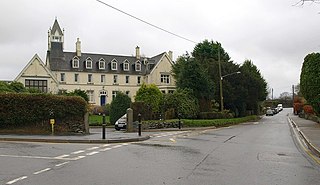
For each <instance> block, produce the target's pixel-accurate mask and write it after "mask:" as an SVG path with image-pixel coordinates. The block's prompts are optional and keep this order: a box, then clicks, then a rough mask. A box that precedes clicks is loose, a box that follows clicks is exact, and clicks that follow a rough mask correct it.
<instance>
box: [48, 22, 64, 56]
mask: <svg viewBox="0 0 320 185" xmlns="http://www.w3.org/2000/svg"><path fill="white" fill-rule="evenodd" d="M52 43H55V44H54V45H61V46H60V48H62V50H63V44H64V29H63V30H61V28H60V26H59V23H58V21H57V18H55V20H54V23H53V26H52V28H49V30H48V51H51V49H52Z"/></svg>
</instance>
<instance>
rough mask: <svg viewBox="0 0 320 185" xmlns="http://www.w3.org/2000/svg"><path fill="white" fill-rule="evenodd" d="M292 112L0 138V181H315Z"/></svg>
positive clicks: (314, 167) (28, 184)
mask: <svg viewBox="0 0 320 185" xmlns="http://www.w3.org/2000/svg"><path fill="white" fill-rule="evenodd" d="M289 111H291V109H290V110H289V109H285V110H284V111H282V112H281V113H279V114H278V115H275V116H272V117H264V118H263V119H261V120H260V121H259V122H255V123H246V124H242V125H237V126H233V127H229V128H221V129H215V130H205V131H197V132H164V133H158V134H155V135H153V137H152V139H150V140H147V141H144V142H140V143H127V144H107V145H92V144H90V145H86V144H44V143H5V142H2V143H0V164H1V168H0V184H15V185H22V184H23V185H37V184H39V185H41V184H46V185H56V184H64V185H73V184H77V185H82V184H83V185H88V184H90V185H93V184H96V185H105V184H121V185H124V184H128V185H129V184H130V185H142V184H147V185H149V184H150V185H151V184H152V185H163V184H170V185H171V184H172V185H176V184H180V185H186V184H187V185H188V184H189V185H194V184H197V185H198V184H206V185H207V184H208V185H209V184H210V185H211V184H217V185H233V184H237V185H248V184H255V185H260V184H261V185H266V184H275V185H304V184H308V185H313V184H314V185H316V184H319V182H320V173H319V172H320V168H319V165H318V164H315V163H314V162H313V161H312V160H311V159H310V158H309V157H308V155H306V154H305V153H304V152H303V151H302V150H300V149H299V148H297V147H296V145H295V142H294V139H293V138H292V135H291V132H290V127H289V125H288V122H287V116H286V114H287V113H288V112H289Z"/></svg>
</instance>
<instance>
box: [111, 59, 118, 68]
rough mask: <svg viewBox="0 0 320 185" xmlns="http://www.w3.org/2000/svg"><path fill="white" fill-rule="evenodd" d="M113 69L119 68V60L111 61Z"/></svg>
mask: <svg viewBox="0 0 320 185" xmlns="http://www.w3.org/2000/svg"><path fill="white" fill-rule="evenodd" d="M111 70H117V60H116V59H113V60H112V62H111Z"/></svg>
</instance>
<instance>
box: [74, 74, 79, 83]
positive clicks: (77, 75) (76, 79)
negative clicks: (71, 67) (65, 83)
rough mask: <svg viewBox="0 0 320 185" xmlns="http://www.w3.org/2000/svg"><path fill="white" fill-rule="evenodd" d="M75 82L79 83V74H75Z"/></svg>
mask: <svg viewBox="0 0 320 185" xmlns="http://www.w3.org/2000/svg"><path fill="white" fill-rule="evenodd" d="M74 82H79V73H75V74H74Z"/></svg>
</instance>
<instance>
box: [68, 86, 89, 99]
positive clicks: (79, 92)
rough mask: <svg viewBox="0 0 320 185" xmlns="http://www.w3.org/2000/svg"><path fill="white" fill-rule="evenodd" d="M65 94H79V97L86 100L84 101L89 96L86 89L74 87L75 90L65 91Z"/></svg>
mask: <svg viewBox="0 0 320 185" xmlns="http://www.w3.org/2000/svg"><path fill="white" fill-rule="evenodd" d="M65 95H67V96H80V97H82V98H83V99H84V100H86V102H88V101H89V97H88V95H87V93H86V91H84V90H81V89H75V90H73V91H71V92H67V93H65Z"/></svg>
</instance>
